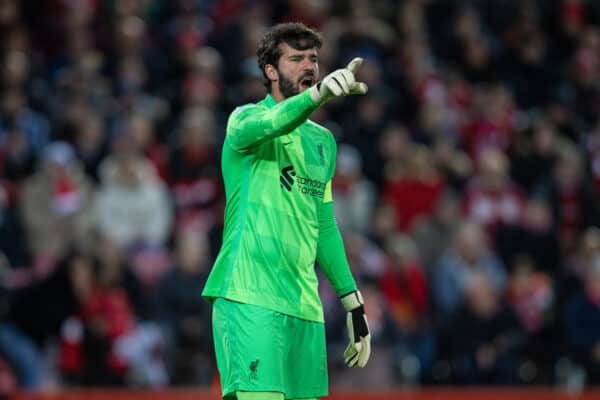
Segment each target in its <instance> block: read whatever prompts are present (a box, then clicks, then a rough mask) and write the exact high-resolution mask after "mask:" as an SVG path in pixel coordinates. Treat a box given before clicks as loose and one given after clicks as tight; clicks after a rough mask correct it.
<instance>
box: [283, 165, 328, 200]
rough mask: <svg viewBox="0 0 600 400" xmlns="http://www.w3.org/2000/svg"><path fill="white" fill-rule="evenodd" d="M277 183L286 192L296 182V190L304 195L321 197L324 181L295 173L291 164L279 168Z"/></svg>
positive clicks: (323, 190)
mask: <svg viewBox="0 0 600 400" xmlns="http://www.w3.org/2000/svg"><path fill="white" fill-rule="evenodd" d="M279 183H280V185H281V188H282V189H285V190H287V191H288V192H291V191H292V188H293V186H294V184H296V187H297V188H298V191H299V192H300V193H302V194H304V195H308V196H313V197H318V198H320V199H322V198H323V195H324V194H325V182H321V181H318V180H316V179H311V178H307V177H304V176H299V175H297V174H296V171H295V170H294V167H293V166H292V165H288V166H286V167H283V168H282V169H281V175H280V176H279Z"/></svg>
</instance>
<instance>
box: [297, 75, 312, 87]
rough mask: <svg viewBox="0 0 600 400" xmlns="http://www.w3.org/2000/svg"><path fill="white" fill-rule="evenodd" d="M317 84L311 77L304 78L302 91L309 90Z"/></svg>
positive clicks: (301, 85) (301, 82)
mask: <svg viewBox="0 0 600 400" xmlns="http://www.w3.org/2000/svg"><path fill="white" fill-rule="evenodd" d="M314 83H315V81H314V79H313V78H312V77H310V76H307V77H304V78H302V79H301V80H300V89H308V88H309V87H311V86H312V85H313V84H314Z"/></svg>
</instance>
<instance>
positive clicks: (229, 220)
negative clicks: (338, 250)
mask: <svg viewBox="0 0 600 400" xmlns="http://www.w3.org/2000/svg"><path fill="white" fill-rule="evenodd" d="M317 107H318V105H317V104H315V103H314V102H313V100H312V99H311V97H310V94H309V92H308V91H304V92H303V93H301V94H299V95H296V96H293V97H291V98H289V99H286V100H285V101H282V102H280V103H277V102H276V101H275V100H274V99H273V98H272V97H271V96H270V95H268V96H267V97H266V98H265V99H264V100H262V101H260V102H258V103H256V104H248V105H245V106H241V107H238V108H237V109H235V110H234V111H233V113H232V114H231V115H230V117H229V120H228V123H227V134H226V137H225V142H224V144H223V156H222V165H221V167H222V173H223V179H224V182H225V192H226V208H225V226H224V231H223V243H222V246H221V249H220V252H219V255H218V257H217V259H216V261H215V264H214V266H213V269H212V271H211V273H210V276H209V278H208V281H207V283H206V286H205V288H204V290H203V293H202V295H203V296H204V297H205V298H207V299H208V300H209V301H212V300H214V298H216V297H223V298H227V299H230V300H234V301H238V302H242V303H249V304H254V305H258V306H262V307H265V308H268V309H271V310H274V311H277V312H281V313H284V314H288V315H292V316H296V317H298V318H303V319H307V320H312V321H319V322H322V321H323V310H322V305H321V301H320V299H319V296H318V290H317V276H316V273H315V260H316V259H317V246H318V241H319V231H320V229H319V227H320V223H319V218H320V217H319V215H320V210H321V208H322V207H324V205H325V204H326V203H328V202H331V200H332V199H331V179H332V177H333V173H334V169H335V157H336V143H335V140H334V138H333V136H332V135H331V133H330V132H329V131H328V130H327V129H326V128H324V127H322V126H320V125H318V124H316V123H314V122H312V121H310V120H308V116H309V115H310V114H311V113H312V112H313V111H314V110H315V109H316V108H317ZM332 219H333V218H332ZM336 232H337V234H338V236H339V232H338V231H337V227H336ZM338 242H339V243H340V245H338V246H337V247H340V246H341V240H339V241H338ZM336 243H337V242H336ZM342 253H343V252H342ZM322 258H326V257H322ZM341 258H343V260H341V262H342V264H343V265H342V268H345V269H346V270H347V272H344V273H343V274H342V275H343V278H342V279H337V280H336V281H335V282H332V283H333V284H334V287H335V289H336V290H337V291H338V292H349V291H351V290H355V287H356V285H355V283H354V280H353V279H352V276H351V275H350V273H349V268H347V261H346V260H345V254H343V257H341ZM319 262H320V263H321V260H319ZM334 263H335V262H334ZM326 273H327V272H326ZM329 275H330V274H328V277H329ZM342 275H340V276H342ZM330 280H331V279H330Z"/></svg>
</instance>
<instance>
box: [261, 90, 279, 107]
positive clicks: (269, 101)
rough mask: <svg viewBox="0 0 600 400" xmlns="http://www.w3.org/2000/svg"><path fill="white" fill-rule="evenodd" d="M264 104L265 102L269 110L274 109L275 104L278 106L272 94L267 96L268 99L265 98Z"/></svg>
mask: <svg viewBox="0 0 600 400" xmlns="http://www.w3.org/2000/svg"><path fill="white" fill-rule="evenodd" d="M263 102H264V104H265V106H267V107H269V108H273V106H275V104H277V102H276V101H275V99H274V98H273V96H271V93H269V94H267V97H265V99H264V100H263Z"/></svg>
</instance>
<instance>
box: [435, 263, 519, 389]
mask: <svg viewBox="0 0 600 400" xmlns="http://www.w3.org/2000/svg"><path fill="white" fill-rule="evenodd" d="M464 300H465V303H464V305H463V306H461V307H460V308H458V309H457V313H456V329H453V330H451V331H450V332H449V336H448V338H447V340H448V348H449V355H448V357H449V358H450V359H451V362H452V365H453V366H454V368H453V372H454V374H455V379H456V381H457V382H458V383H462V384H471V385H478V384H479V385H481V384H495V385H498V384H516V383H517V382H518V375H517V373H516V372H517V367H518V365H519V361H520V360H519V358H520V355H519V353H520V351H521V350H522V348H523V345H524V343H525V335H524V332H523V329H522V328H521V326H520V324H519V321H518V320H517V318H516V316H515V315H514V313H512V311H511V310H510V309H509V308H507V307H506V306H505V305H504V304H503V303H502V301H501V300H502V297H501V292H500V291H498V289H497V287H495V285H494V284H493V283H492V282H491V281H490V280H489V279H488V277H487V276H486V275H485V274H483V273H480V272H476V273H474V275H473V276H472V279H471V281H470V282H469V284H468V287H467V289H466V293H465V297H464Z"/></svg>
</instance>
